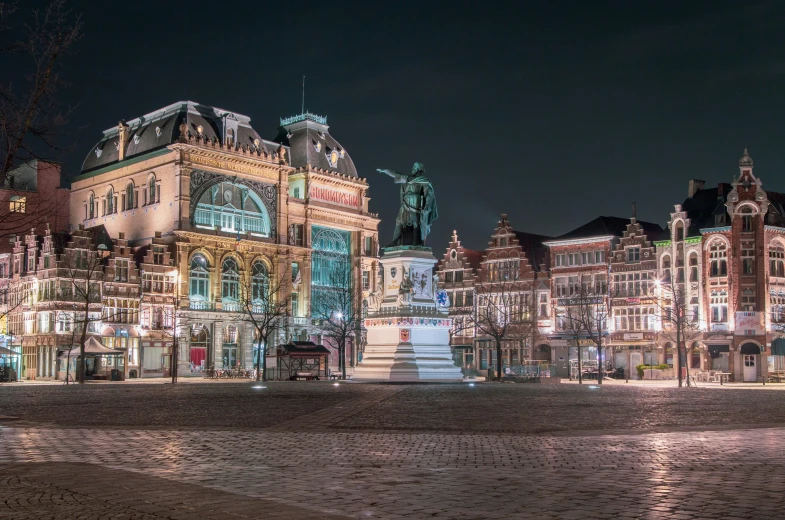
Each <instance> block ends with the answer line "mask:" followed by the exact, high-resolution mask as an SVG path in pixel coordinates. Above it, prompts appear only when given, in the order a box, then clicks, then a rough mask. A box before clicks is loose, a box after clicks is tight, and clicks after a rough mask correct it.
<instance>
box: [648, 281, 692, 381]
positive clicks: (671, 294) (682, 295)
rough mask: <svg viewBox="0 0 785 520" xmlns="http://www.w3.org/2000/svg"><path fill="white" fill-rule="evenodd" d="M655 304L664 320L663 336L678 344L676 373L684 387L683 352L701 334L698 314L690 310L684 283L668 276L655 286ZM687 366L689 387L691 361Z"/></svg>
mask: <svg viewBox="0 0 785 520" xmlns="http://www.w3.org/2000/svg"><path fill="white" fill-rule="evenodd" d="M654 290H655V291H659V294H656V295H655V296H656V298H655V300H654V301H655V302H656V306H657V308H658V310H659V313H660V319H661V320H662V324H663V327H662V331H661V334H662V336H663V337H665V338H666V339H668V340H670V341H672V342H673V343H675V344H676V371H677V374H678V380H679V386H680V387H681V386H683V378H682V375H681V373H682V370H681V369H682V365H681V362H682V352H685V358H686V352H687V345H688V344H689V343H690V342H692V341H693V340H694V339H697V338H698V337H699V336H700V334H701V329H700V320H699V317H698V313H697V312H696V311H694V310H693V309H691V308H690V303H689V301H687V291H686V288H685V283H684V282H679V281H677V280H676V279H675V277H674V276H668V277H667V278H666V279H665V280H662V281H660V282H658V283H657V284H655V286H654ZM686 365H687V386H691V384H690V368H689V361H688V362H687V363H686Z"/></svg>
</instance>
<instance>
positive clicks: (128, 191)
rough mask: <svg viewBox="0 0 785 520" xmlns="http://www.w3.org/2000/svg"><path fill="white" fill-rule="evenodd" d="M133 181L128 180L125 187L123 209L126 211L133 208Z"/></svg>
mask: <svg viewBox="0 0 785 520" xmlns="http://www.w3.org/2000/svg"><path fill="white" fill-rule="evenodd" d="M135 193H136V192H135V190H134V183H133V181H132V182H129V183H128V186H126V187H125V208H124V209H125V210H126V211H128V210H129V209H134V195H135Z"/></svg>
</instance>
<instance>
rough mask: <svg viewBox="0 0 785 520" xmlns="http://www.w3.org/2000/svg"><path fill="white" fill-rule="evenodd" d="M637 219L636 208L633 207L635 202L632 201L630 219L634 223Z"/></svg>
mask: <svg viewBox="0 0 785 520" xmlns="http://www.w3.org/2000/svg"><path fill="white" fill-rule="evenodd" d="M637 218H638V208H637V207H636V206H635V201H632V219H631V220H632V221H633V222H635V220H636V219H637Z"/></svg>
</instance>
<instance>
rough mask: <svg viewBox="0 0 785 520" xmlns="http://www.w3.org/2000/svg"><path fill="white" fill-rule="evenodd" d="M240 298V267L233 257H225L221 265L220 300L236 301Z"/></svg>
mask: <svg viewBox="0 0 785 520" xmlns="http://www.w3.org/2000/svg"><path fill="white" fill-rule="evenodd" d="M239 299H240V269H239V268H238V267H237V262H236V261H235V259H234V258H227V259H226V260H224V263H223V265H222V266H221V300H222V301H224V302H229V303H236V302H237V301H238V300H239Z"/></svg>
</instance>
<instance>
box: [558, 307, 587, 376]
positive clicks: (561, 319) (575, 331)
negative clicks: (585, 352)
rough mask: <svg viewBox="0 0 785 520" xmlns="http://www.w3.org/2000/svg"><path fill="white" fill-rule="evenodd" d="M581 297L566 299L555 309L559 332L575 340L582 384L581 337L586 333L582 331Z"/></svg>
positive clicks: (570, 368)
mask: <svg viewBox="0 0 785 520" xmlns="http://www.w3.org/2000/svg"><path fill="white" fill-rule="evenodd" d="M581 300H582V298H580V297H578V298H570V299H567V301H566V305H563V306H561V309H560V310H559V311H557V314H556V319H557V322H558V325H557V328H558V329H559V331H560V332H564V333H566V334H567V335H569V336H570V337H571V338H572V339H573V341H575V348H576V349H577V351H578V383H579V384H583V358H582V356H581V339H582V338H583V337H584V336H585V335H586V334H585V331H584V320H583V313H584V311H583V309H582V308H581ZM568 370H569V374H570V379H572V367H568Z"/></svg>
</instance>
